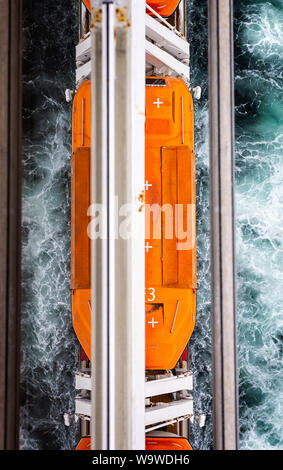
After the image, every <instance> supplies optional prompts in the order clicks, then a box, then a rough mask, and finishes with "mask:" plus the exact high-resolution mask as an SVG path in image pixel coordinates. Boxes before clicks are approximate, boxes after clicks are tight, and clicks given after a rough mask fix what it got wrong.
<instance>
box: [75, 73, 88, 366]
mask: <svg viewBox="0 0 283 470" xmlns="http://www.w3.org/2000/svg"><path fill="white" fill-rule="evenodd" d="M72 129H73V132H72V133H73V154H72V161H71V290H72V317H73V326H74V330H75V332H76V335H77V337H78V339H79V341H80V343H81V346H82V348H83V349H84V351H85V353H86V354H87V356H88V358H90V355H91V339H90V338H91V333H90V328H91V326H90V325H91V314H90V301H91V291H90V239H89V237H88V234H87V227H88V223H89V217H88V216H87V212H88V208H89V206H90V142H91V82H90V81H89V80H86V81H84V82H83V83H82V85H81V86H80V88H79V89H78V91H77V93H76V95H75V98H74V102H73V123H72Z"/></svg>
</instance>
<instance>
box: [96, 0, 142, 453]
mask: <svg viewBox="0 0 283 470" xmlns="http://www.w3.org/2000/svg"><path fill="white" fill-rule="evenodd" d="M120 5H121V3H119V6H120ZM127 6H128V9H127V10H123V9H122V10H121V9H119V8H117V9H116V7H118V4H117V5H116V2H115V1H112V0H109V1H106V0H101V1H100V2H99V1H96V0H95V1H94V2H93V7H94V8H93V12H92V14H93V19H92V33H91V35H92V54H91V62H92V143H93V145H92V169H91V174H92V203H93V204H102V205H103V210H104V213H105V216H104V217H103V218H102V237H101V238H98V239H96V240H94V241H93V243H92V255H91V257H92V271H91V272H92V284H91V285H92V305H93V308H92V358H93V361H92V368H93V373H92V381H93V383H92V390H93V391H92V417H93V420H92V424H91V435H92V436H93V437H94V439H93V447H95V448H96V449H100V450H108V449H109V450H113V449H114V450H115V449H117V450H132V449H144V445H145V444H144V442H145V440H144V420H145V416H144V415H145V412H144V382H145V379H144V369H145V358H144V350H145V331H144V330H145V325H144V278H145V268H144V223H145V221H144V212H143V201H144V148H145V144H144V122H145V83H144V81H145V79H144V70H145V45H144V43H145V3H144V1H141V0H131V1H129V2H128V4H127ZM96 8H97V9H96ZM100 9H102V23H101V21H100V11H101V10H100ZM98 17H99V20H97V18H98ZM123 18H124V19H125V21H123ZM114 25H115V27H114ZM115 197H117V198H118V199H117V202H118V209H119V208H121V207H122V208H123V209H122V210H125V209H127V214H128V216H129V217H128V219H127V220H128V222H129V224H130V230H129V233H128V234H127V237H126V238H125V237H124V235H125V234H123V233H122V232H120V230H118V231H117V232H116V217H117V214H116V213H115V210H114V206H115V204H114V206H113V203H114V200H113V198H115ZM125 205H127V206H125ZM128 211H129V212H128ZM93 215H94V214H93ZM120 215H121V216H124V217H125V216H126V214H125V213H123V214H120ZM137 332H138V333H137Z"/></svg>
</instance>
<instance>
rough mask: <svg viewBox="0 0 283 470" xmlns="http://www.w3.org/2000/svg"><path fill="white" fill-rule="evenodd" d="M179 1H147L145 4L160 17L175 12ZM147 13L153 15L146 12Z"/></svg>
mask: <svg viewBox="0 0 283 470" xmlns="http://www.w3.org/2000/svg"><path fill="white" fill-rule="evenodd" d="M179 3H180V0H148V1H147V4H148V5H149V6H150V7H151V8H153V9H154V10H155V11H156V12H157V13H158V14H159V15H161V16H165V17H168V16H171V15H172V14H173V13H174V11H175V10H176V8H177V6H178V4H179ZM148 13H149V14H150V15H152V14H153V13H151V12H150V10H148Z"/></svg>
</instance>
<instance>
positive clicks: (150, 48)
mask: <svg viewBox="0 0 283 470" xmlns="http://www.w3.org/2000/svg"><path fill="white" fill-rule="evenodd" d="M145 50H146V62H147V63H149V64H151V65H153V66H154V67H156V68H157V69H159V70H160V71H161V72H163V69H164V67H165V68H166V69H170V70H171V71H172V72H174V73H175V74H177V75H178V76H180V77H181V78H183V80H184V81H185V82H186V84H187V85H188V84H189V81H190V67H189V66H188V65H185V64H183V63H182V62H180V61H179V60H178V59H175V57H173V56H172V55H171V54H168V52H165V51H163V50H162V49H160V48H159V47H158V46H156V45H155V44H153V43H152V42H150V41H147V40H146V41H145Z"/></svg>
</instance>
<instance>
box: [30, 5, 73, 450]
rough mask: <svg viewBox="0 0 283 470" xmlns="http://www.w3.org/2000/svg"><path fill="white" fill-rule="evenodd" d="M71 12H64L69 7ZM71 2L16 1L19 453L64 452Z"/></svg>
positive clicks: (69, 377) (69, 443) (68, 366)
mask: <svg viewBox="0 0 283 470" xmlns="http://www.w3.org/2000/svg"><path fill="white" fill-rule="evenodd" d="M70 6H71V8H70ZM76 6H77V2H70V1H69V0H60V2H58V1H55V0H44V1H38V0H27V1H24V64H23V65H24V67H23V72H24V77H23V80H24V105H23V106H24V110H23V118H24V120H23V126H24V132H23V194H22V204H23V209H22V210H23V229H22V233H23V263H22V277H23V304H22V362H21V366H22V368H21V447H22V448H23V449H72V448H74V445H75V443H76V426H75V425H74V424H73V425H72V426H71V427H69V428H68V427H66V426H65V425H64V419H63V415H64V412H72V411H74V395H75V391H74V367H75V365H76V362H77V361H76V357H77V353H78V346H77V342H76V339H75V335H74V333H73V329H72V324H71V296H70V290H69V287H70V283H69V279H70V155H71V116H72V113H71V104H66V102H65V96H64V92H65V89H66V88H72V86H73V85H74V79H75V76H74V75H75V74H74V71H75V51H74V47H75V44H76V41H77V7H76Z"/></svg>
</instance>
